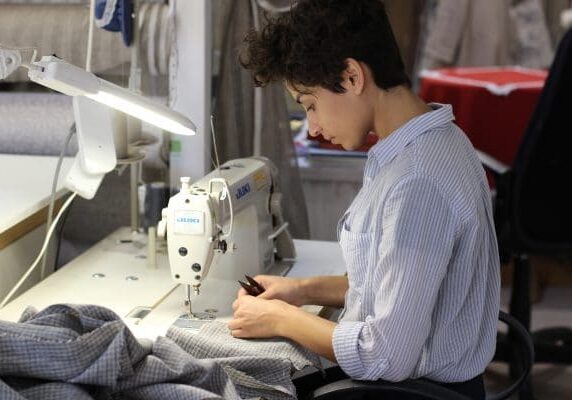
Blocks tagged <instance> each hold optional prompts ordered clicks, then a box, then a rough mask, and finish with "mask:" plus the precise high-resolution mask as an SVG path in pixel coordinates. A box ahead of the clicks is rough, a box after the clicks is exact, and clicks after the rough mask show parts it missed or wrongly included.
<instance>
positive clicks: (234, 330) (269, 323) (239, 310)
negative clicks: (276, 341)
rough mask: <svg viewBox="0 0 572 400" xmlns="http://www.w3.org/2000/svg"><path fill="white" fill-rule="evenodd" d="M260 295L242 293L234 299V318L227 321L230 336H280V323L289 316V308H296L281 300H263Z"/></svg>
mask: <svg viewBox="0 0 572 400" xmlns="http://www.w3.org/2000/svg"><path fill="white" fill-rule="evenodd" d="M266 291H268V289H267V290H266ZM265 293H266V292H264V293H263V294H265ZM261 297H262V295H260V296H259V297H253V296H248V295H242V296H239V297H238V298H237V299H236V300H235V301H234V303H233V304H232V308H233V310H234V319H233V320H232V321H230V322H229V323H228V327H229V329H230V330H231V334H232V336H234V337H237V338H268V337H274V336H282V333H281V326H280V323H281V322H282V321H284V320H285V319H287V318H288V317H289V315H290V313H291V312H292V311H291V309H296V308H295V307H293V306H291V305H289V304H287V303H285V302H284V301H282V300H265V299H262V298H261Z"/></svg>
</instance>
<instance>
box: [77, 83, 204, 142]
mask: <svg viewBox="0 0 572 400" xmlns="http://www.w3.org/2000/svg"><path fill="white" fill-rule="evenodd" d="M85 96H86V97H89V98H90V99H92V100H94V101H97V102H100V103H103V104H105V105H108V106H110V107H112V108H114V109H116V110H120V111H122V112H124V113H126V114H129V115H131V116H132V117H135V118H139V119H141V120H143V121H145V122H147V123H149V124H151V125H155V126H157V127H159V128H161V129H164V130H166V131H169V132H172V133H176V134H179V135H194V134H196V133H197V131H196V127H195V126H194V125H193V124H192V123H191V122H190V120H186V119H184V118H178V119H179V120H180V122H179V121H176V120H175V119H174V118H173V116H172V115H171V116H169V117H166V116H165V115H163V114H162V113H161V112H160V106H159V105H155V104H153V103H152V102H151V101H145V103H146V104H140V103H143V101H141V100H139V99H136V100H135V99H134V101H130V100H127V99H125V98H123V97H120V96H116V95H114V94H112V93H108V92H106V91H103V90H100V91H99V92H97V93H96V94H85ZM133 97H135V96H133ZM145 100H146V99H145ZM165 108H166V107H165ZM167 110H169V109H167ZM169 111H170V110H169Z"/></svg>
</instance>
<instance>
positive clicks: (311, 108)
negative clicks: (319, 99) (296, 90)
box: [306, 104, 316, 112]
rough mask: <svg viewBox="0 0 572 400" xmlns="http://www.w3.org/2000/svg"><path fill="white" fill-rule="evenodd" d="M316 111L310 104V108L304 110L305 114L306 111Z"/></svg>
mask: <svg viewBox="0 0 572 400" xmlns="http://www.w3.org/2000/svg"><path fill="white" fill-rule="evenodd" d="M315 109H316V107H314V105H313V104H312V105H311V106H309V107H308V108H306V112H308V111H314V110H315Z"/></svg>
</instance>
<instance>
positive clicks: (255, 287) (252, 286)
mask: <svg viewBox="0 0 572 400" xmlns="http://www.w3.org/2000/svg"><path fill="white" fill-rule="evenodd" d="M244 277H245V278H246V280H247V281H248V283H246V282H243V281H238V283H240V286H242V287H243V288H244V290H246V293H248V294H249V295H251V296H258V295H259V294H262V293H263V292H264V290H266V289H264V287H263V286H262V285H261V284H260V283H258V282H256V281H255V280H254V279H253V278H252V277H250V276H248V275H244Z"/></svg>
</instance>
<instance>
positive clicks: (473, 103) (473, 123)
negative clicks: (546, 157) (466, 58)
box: [419, 67, 547, 165]
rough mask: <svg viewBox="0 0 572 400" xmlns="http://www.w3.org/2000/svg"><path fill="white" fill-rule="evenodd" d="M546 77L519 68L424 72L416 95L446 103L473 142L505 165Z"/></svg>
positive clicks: (449, 69) (541, 73)
mask: <svg viewBox="0 0 572 400" xmlns="http://www.w3.org/2000/svg"><path fill="white" fill-rule="evenodd" d="M546 76H547V71H545V70H535V69H526V68H520V67H479V68H476V67H475V68H470V67H463V68H445V69H437V70H424V71H422V72H421V75H420V90H419V95H420V97H421V98H422V99H423V100H425V101H426V102H437V103H447V104H451V105H452V106H453V113H454V114H455V122H456V123H457V125H459V126H460V127H461V129H463V130H464V131H465V133H466V134H467V136H468V137H469V139H470V140H471V142H472V143H473V145H474V146H475V147H476V148H477V149H479V150H482V151H484V152H486V153H488V154H490V155H491V156H493V157H495V158H496V159H498V160H499V161H502V162H503V163H505V164H508V165H511V164H512V162H513V160H514V157H515V155H516V152H517V150H518V146H519V144H520V138H521V137H522V134H523V133H524V131H525V130H526V126H527V124H528V121H529V119H530V117H531V115H532V112H533V110H534V107H535V106H536V103H537V101H538V97H539V95H540V92H541V91H542V87H543V86H544V81H545V80H546Z"/></svg>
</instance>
